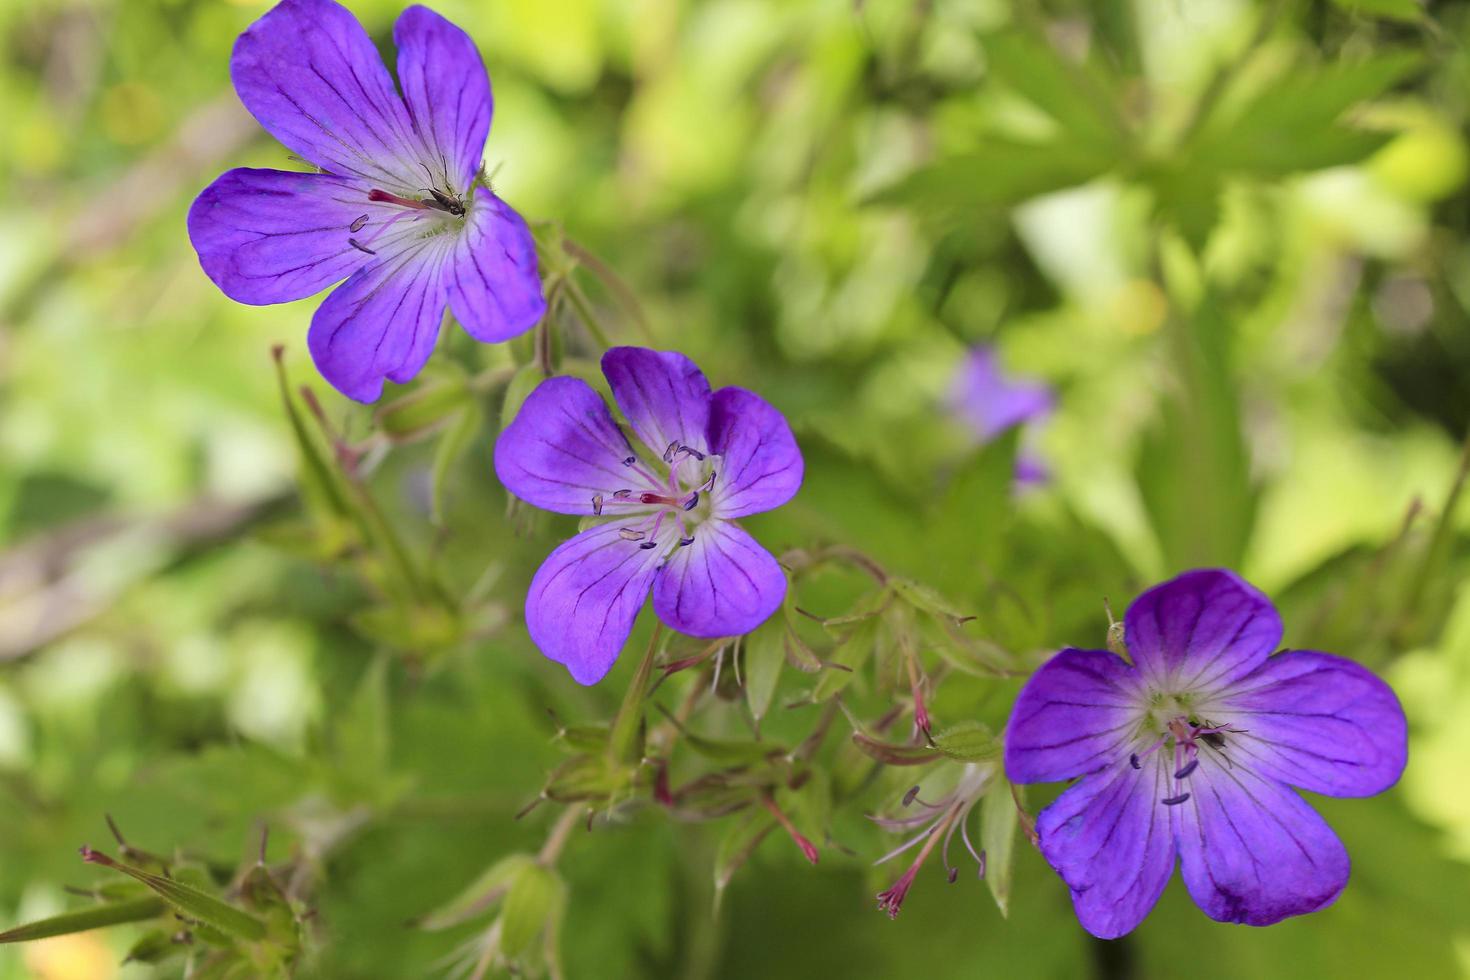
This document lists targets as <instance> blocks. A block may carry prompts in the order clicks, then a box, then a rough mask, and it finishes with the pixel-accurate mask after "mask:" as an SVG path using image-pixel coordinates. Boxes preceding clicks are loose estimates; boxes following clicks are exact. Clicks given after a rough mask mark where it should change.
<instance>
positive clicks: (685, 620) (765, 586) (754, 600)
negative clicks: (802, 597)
mask: <svg viewBox="0 0 1470 980" xmlns="http://www.w3.org/2000/svg"><path fill="white" fill-rule="evenodd" d="M785 598H786V573H785V572H783V571H782V570H781V566H780V565H779V564H778V563H777V562H776V559H775V558H773V557H771V553H770V552H769V551H767V550H766V549H765V548H762V547H761V546H760V544H759V543H757V542H756V540H755V539H754V538H752V537H751V536H750V535H749V534H747V533H746V532H745V530H744V529H743V528H741V527H740V526H739V525H737V524H733V523H731V522H729V521H722V520H717V519H711V520H707V521H705V522H704V523H703V524H701V525H699V527H698V528H696V529H695V531H694V542H693V543H692V544H690V545H687V546H685V547H680V548H675V549H674V551H673V553H672V554H671V555H669V560H668V563H667V564H666V565H664V567H663V568H662V569H660V571H659V573H658V578H657V579H655V581H654V586H653V608H654V611H655V612H657V613H658V618H659V619H662V620H663V621H664V622H665V623H667V624H669V625H670V626H672V627H673V628H674V629H676V630H678V631H679V632H680V633H686V634H688V635H689V636H705V637H716V636H739V635H740V634H742V633H749V632H750V631H751V630H753V629H755V628H756V627H757V626H759V625H760V624H761V623H764V622H765V621H766V620H767V619H769V618H770V617H771V614H772V613H774V612H775V611H776V610H777V609H779V608H780V607H781V600H783V599H785Z"/></svg>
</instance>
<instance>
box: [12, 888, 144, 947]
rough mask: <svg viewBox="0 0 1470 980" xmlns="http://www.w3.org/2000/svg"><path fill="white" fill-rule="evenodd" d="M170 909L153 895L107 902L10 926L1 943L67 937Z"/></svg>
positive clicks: (137, 920)
mask: <svg viewBox="0 0 1470 980" xmlns="http://www.w3.org/2000/svg"><path fill="white" fill-rule="evenodd" d="M167 909H168V905H167V903H165V902H164V901H163V899H161V898H154V897H153V896H152V895H148V896H145V897H143V898H131V899H127V900H125V901H121V902H106V903H104V904H102V905H94V906H92V907H91V908H85V909H77V910H75V911H72V912H63V913H61V914H60V915H53V916H51V917H50V918H48V919H39V920H37V921H36V922H29V923H27V924H25V925H23V926H16V927H15V928H14V929H7V930H6V931H5V932H0V943H28V942H31V941H33V940H36V939H46V938H49V937H51V936H65V935H68V934H70V933H73V932H86V931H87V930H88V929H100V928H102V927H104V926H115V925H121V924H122V923H124V922H141V921H143V920H144V919H152V918H155V917H157V916H160V915H162V914H163V913H164V912H165V911H167Z"/></svg>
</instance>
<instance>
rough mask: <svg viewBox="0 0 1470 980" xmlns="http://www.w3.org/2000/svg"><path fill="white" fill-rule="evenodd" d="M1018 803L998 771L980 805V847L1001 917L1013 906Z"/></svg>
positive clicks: (989, 883) (987, 878)
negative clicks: (1013, 868) (1012, 890)
mask: <svg viewBox="0 0 1470 980" xmlns="http://www.w3.org/2000/svg"><path fill="white" fill-rule="evenodd" d="M1016 823H1017V812H1016V801H1015V800H1014V799H1012V797H1011V784H1010V783H1009V782H1007V781H1006V778H1005V776H1004V775H1002V774H1001V773H999V772H997V773H996V774H995V777H994V779H993V780H992V781H991V784H990V788H989V789H988V790H986V791H985V799H984V800H982V801H981V803H980V846H981V847H982V848H984V849H985V884H986V885H987V887H989V888H990V895H991V897H992V898H994V899H995V904H996V907H997V908H999V909H1000V914H1001V915H1009V914H1010V907H1011V866H1012V864H1013V863H1014V859H1015V852H1016Z"/></svg>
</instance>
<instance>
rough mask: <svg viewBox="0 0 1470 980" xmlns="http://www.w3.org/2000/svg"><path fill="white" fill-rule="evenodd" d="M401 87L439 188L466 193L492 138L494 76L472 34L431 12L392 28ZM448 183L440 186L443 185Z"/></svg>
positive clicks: (419, 11) (410, 14)
mask: <svg viewBox="0 0 1470 980" xmlns="http://www.w3.org/2000/svg"><path fill="white" fill-rule="evenodd" d="M393 43H394V44H396V45H398V83H399V85H401V86H402V87H403V101H404V102H405V103H406V105H407V107H408V116H409V118H410V119H411V120H412V122H413V127H414V129H415V130H416V131H417V132H418V134H419V138H420V139H421V140H422V144H423V160H424V161H425V162H426V163H428V164H429V166H430V167H432V168H433V171H434V178H435V183H436V185H438V186H441V187H446V188H449V189H451V190H453V191H455V192H458V193H461V194H463V193H464V192H465V190H466V189H467V188H468V187H469V186H470V181H472V180H474V177H475V173H476V171H478V170H479V168H480V157H481V155H482V154H483V153H484V152H485V137H487V136H488V135H490V113H491V110H492V104H491V99H490V76H489V75H488V74H486V72H485V63H484V62H483V61H482V60H481V59H480V52H479V51H478V50H477V49H476V48H475V42H473V41H471V40H470V37H469V35H468V34H466V33H465V32H464V31H462V30H460V29H459V28H458V27H456V26H455V25H454V24H451V23H450V22H449V21H447V20H445V19H444V18H443V17H441V16H439V15H438V14H436V13H435V12H434V11H432V10H429V9H428V8H427V7H420V6H413V7H409V8H408V9H407V10H405V11H404V12H403V13H402V14H400V15H399V16H398V22H397V23H396V24H394V25H393ZM441 180H442V181H443V183H442V184H439V181H441Z"/></svg>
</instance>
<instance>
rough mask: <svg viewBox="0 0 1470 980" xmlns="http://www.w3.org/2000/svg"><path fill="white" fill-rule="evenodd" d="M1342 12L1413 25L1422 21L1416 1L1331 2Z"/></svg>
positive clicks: (1339, 0) (1360, 0)
mask: <svg viewBox="0 0 1470 980" xmlns="http://www.w3.org/2000/svg"><path fill="white" fill-rule="evenodd" d="M1332 2H1333V3H1335V4H1337V5H1338V6H1339V7H1341V8H1342V9H1344V10H1347V11H1351V12H1353V13H1358V14H1368V15H1370V16H1373V17H1382V18H1384V19H1385V20H1398V21H1403V22H1405V23H1409V24H1415V23H1418V22H1419V21H1421V20H1423V19H1424V8H1423V7H1421V6H1420V5H1419V3H1418V0H1332Z"/></svg>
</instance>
